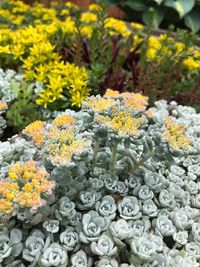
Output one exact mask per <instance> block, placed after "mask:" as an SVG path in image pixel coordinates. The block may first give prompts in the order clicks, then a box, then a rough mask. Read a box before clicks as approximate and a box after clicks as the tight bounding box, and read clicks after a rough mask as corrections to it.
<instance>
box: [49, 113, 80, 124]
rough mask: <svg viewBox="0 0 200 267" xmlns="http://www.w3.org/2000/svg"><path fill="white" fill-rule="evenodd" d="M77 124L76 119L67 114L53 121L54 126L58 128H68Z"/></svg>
mask: <svg viewBox="0 0 200 267" xmlns="http://www.w3.org/2000/svg"><path fill="white" fill-rule="evenodd" d="M73 123H75V119H74V118H73V117H71V116H69V115H67V114H64V115H61V116H58V117H57V118H55V120H53V124H55V125H56V126H58V127H63V126H65V127H68V126H69V124H73Z"/></svg>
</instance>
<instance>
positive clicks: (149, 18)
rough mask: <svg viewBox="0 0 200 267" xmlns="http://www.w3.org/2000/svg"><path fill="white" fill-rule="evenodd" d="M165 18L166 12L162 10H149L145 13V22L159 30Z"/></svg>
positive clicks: (143, 17) (143, 18)
mask: <svg viewBox="0 0 200 267" xmlns="http://www.w3.org/2000/svg"><path fill="white" fill-rule="evenodd" d="M163 18H164V12H163V11H162V10H160V9H154V8H149V9H148V10H147V11H145V12H144V13H143V16H142V20H143V22H144V23H145V24H146V25H147V26H150V27H153V28H158V27H159V25H160V24H161V22H162V20H163Z"/></svg>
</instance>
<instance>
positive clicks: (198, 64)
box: [131, 34, 200, 71]
mask: <svg viewBox="0 0 200 267" xmlns="http://www.w3.org/2000/svg"><path fill="white" fill-rule="evenodd" d="M141 42H142V38H141V37H139V36H138V35H134V36H133V44H134V45H133V47H132V48H131V50H133V49H134V48H135V47H136V46H137V45H138V44H139V43H141ZM166 43H168V44H170V47H171V48H167V46H166ZM184 50H185V51H187V53H188V54H191V55H190V56H188V57H187V58H186V59H184V60H183V62H182V66H183V67H184V68H186V69H188V70H189V71H196V70H199V69H200V51H199V50H198V49H197V48H196V47H190V48H187V50H186V47H185V45H184V44H183V43H181V42H176V41H175V39H173V38H171V37H168V36H167V35H166V34H161V35H160V36H159V37H155V36H150V37H149V38H148V45H147V50H146V59H147V60H150V61H152V60H155V61H157V62H159V61H161V60H162V59H163V58H164V57H170V56H173V55H175V56H177V55H179V54H181V53H182V52H183V51H184Z"/></svg>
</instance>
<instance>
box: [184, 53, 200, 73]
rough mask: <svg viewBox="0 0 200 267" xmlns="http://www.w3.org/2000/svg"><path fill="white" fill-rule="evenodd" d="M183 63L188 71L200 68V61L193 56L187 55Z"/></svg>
mask: <svg viewBox="0 0 200 267" xmlns="http://www.w3.org/2000/svg"><path fill="white" fill-rule="evenodd" d="M183 65H184V66H185V67H187V69H189V70H190V71H192V70H196V69H199V68H200V61H198V60H195V59H194V58H193V57H191V56H190V57H188V58H186V59H184V60H183Z"/></svg>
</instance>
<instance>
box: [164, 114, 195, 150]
mask: <svg viewBox="0 0 200 267" xmlns="http://www.w3.org/2000/svg"><path fill="white" fill-rule="evenodd" d="M186 130H187V129H186V126H185V125H183V124H176V123H175V122H174V120H173V118H172V117H170V116H168V117H167V118H166V119H165V128H164V132H163V135H162V139H163V140H165V141H167V142H168V143H169V145H170V146H171V147H172V148H173V149H175V150H178V149H183V150H189V149H190V148H191V143H192V139H191V138H190V137H188V136H187V135H185V132H186Z"/></svg>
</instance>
